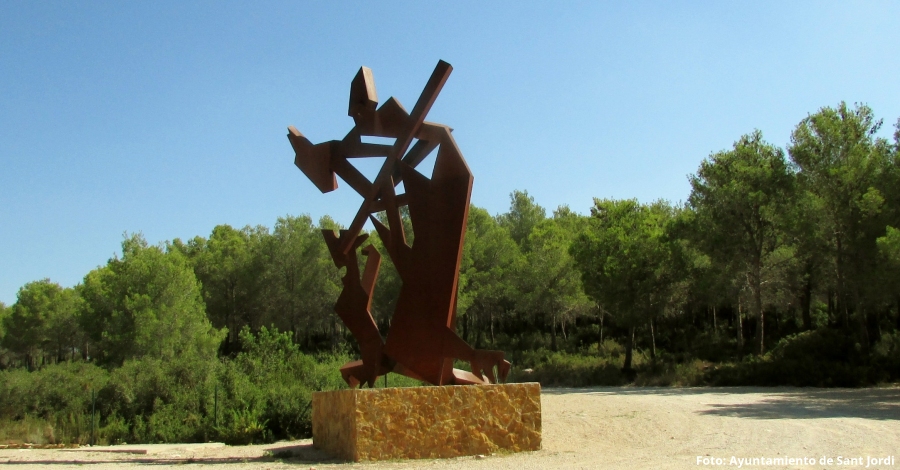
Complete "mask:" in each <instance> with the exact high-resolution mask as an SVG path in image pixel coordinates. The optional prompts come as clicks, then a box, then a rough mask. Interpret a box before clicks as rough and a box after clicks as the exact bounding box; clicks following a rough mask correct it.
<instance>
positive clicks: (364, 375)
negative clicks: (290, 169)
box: [288, 61, 510, 387]
mask: <svg viewBox="0 0 900 470" xmlns="http://www.w3.org/2000/svg"><path fill="white" fill-rule="evenodd" d="M452 70H453V68H452V67H451V66H450V64H448V63H446V62H444V61H439V62H438V64H437V67H435V69H434V72H432V74H431V78H430V79H429V80H428V83H427V84H426V85H425V89H424V90H423V91H422V94H421V96H419V101H417V102H416V105H415V107H413V110H412V112H410V113H408V112H407V111H406V109H404V108H403V106H402V105H401V104H400V102H399V101H397V100H396V99H394V98H393V97H392V98H389V99H388V100H387V101H386V102H385V103H384V104H383V105H381V107H378V95H377V94H376V91H375V81H374V79H373V78H372V71H371V70H370V69H369V68H368V67H362V68H360V69H359V72H358V73H357V74H356V77H354V79H353V81H352V82H351V84H350V109H349V113H348V114H349V115H350V116H351V117H353V120H354V122H355V124H356V125H355V126H354V127H353V129H351V130H350V132H349V133H348V134H347V136H346V137H344V139H343V140H339V141H338V140H333V141H328V142H323V143H320V144H316V145H313V144H312V143H311V142H310V141H309V140H308V139H307V138H306V137H304V136H303V134H301V133H300V132H299V131H297V129H295V128H294V127H293V126H291V127H288V139H289V140H290V142H291V146H292V147H293V148H294V152H295V153H296V157H295V159H294V164H295V165H297V167H298V168H300V170H301V171H303V173H304V174H305V175H306V176H307V177H308V178H309V179H310V180H311V181H312V182H313V184H315V185H316V187H317V188H319V190H320V191H322V192H323V193H327V192H330V191H333V190H335V189H336V188H337V180H336V178H335V174H337V175H338V176H340V177H341V179H343V180H344V181H345V182H346V183H347V184H348V185H349V186H350V187H351V188H353V189H354V190H355V191H356V192H357V193H359V194H360V195H361V196H362V197H363V202H362V205H361V206H360V208H359V212H357V214H356V217H354V219H353V222H352V223H351V224H350V227H349V228H348V229H347V230H341V231H340V235H338V234H335V233H334V232H333V231H331V230H323V231H322V234H323V236H324V237H325V242H326V244H327V245H328V249H329V251H330V252H331V257H332V259H333V260H334V263H335V265H336V266H337V267H338V268H341V267H346V273H345V274H344V277H343V279H342V282H343V286H344V288H343V291H342V292H341V294H340V296H339V297H338V300H337V303H336V304H335V306H334V309H335V311H336V312H337V314H338V316H339V317H340V318H341V320H342V321H343V322H344V324H345V325H346V326H347V328H348V329H349V330H350V332H351V333H352V334H353V336H354V338H356V340H357V342H358V343H359V349H360V353H361V356H362V359H361V360H359V361H352V362H350V363H347V364H346V365H344V366H343V367H341V375H342V376H343V378H344V380H345V381H346V382H347V383H348V384H349V385H350V386H351V387H355V386H357V385H360V386H362V384H368V385H369V387H372V386H373V385H374V383H375V380H376V379H377V378H378V376H380V375H383V374H386V373H388V372H396V373H399V374H403V375H406V376H409V377H413V378H415V379H419V380H424V381H427V382H430V383H432V384H434V385H451V384H456V385H461V384H484V383H495V382H497V378H498V377H499V379H500V380H504V379H505V378H506V375H507V374H508V373H509V367H510V365H509V362H507V361H505V360H504V356H503V353H502V352H500V351H488V350H476V349H473V348H472V347H471V346H469V345H468V344H467V343H466V342H465V341H463V340H462V339H461V338H460V337H459V336H457V334H456V332H455V331H454V329H455V324H456V295H457V288H458V283H459V264H460V260H461V258H462V247H463V241H464V237H465V233H466V219H467V216H468V213H469V199H470V197H471V194H472V173H471V171H470V170H469V167H468V165H467V164H466V161H465V160H464V159H463V157H462V154H461V153H460V151H459V148H457V146H456V142H455V141H454V139H453V136H452V135H451V131H452V129H450V128H449V127H447V126H445V125H443V124H436V123H432V122H426V121H425V116H426V115H427V114H428V111H429V110H430V109H431V106H432V105H433V104H434V101H435V99H436V98H437V96H438V94H439V93H440V91H441V88H443V86H444V83H445V82H446V81H447V77H449V76H450V72H451V71H452ZM362 136H376V137H391V138H395V139H396V140H395V141H394V144H393V145H381V144H371V143H364V142H362V139H361V137H362ZM414 139H415V140H417V142H416V143H415V145H412V143H413V140H414ZM410 145H412V148H410ZM435 149H437V150H438V154H437V158H436V160H435V165H434V171H433V173H432V177H431V179H428V178H427V177H425V176H424V175H422V174H421V173H419V172H418V171H416V169H415V167H416V165H418V164H419V163H421V162H422V161H423V160H424V159H425V157H427V156H428V155H429V154H430V153H431V152H433V151H434V150H435ZM407 150H408V151H407ZM359 157H387V158H386V159H385V162H384V165H383V166H382V167H381V170H380V171H379V173H378V175H377V176H376V177H375V180H374V181H369V180H368V179H367V178H366V177H365V176H363V175H362V173H360V172H359V171H358V170H357V169H356V168H355V167H354V166H353V165H352V164H350V162H348V161H347V159H348V158H359ZM400 182H403V184H404V188H405V189H406V193H405V194H396V191H395V188H396V187H397V185H399V184H400ZM404 205H408V206H409V217H410V221H411V222H412V227H413V232H414V234H415V241H414V243H413V244H412V246H410V245H409V244H408V243H407V240H406V235H405V234H404V232H403V224H402V221H401V218H400V207H402V206H404ZM380 211H385V213H386V215H387V221H388V225H387V226H385V225H384V224H382V223H381V222H379V221H378V219H376V218H374V217H372V214H374V213H377V212H380ZM367 219H370V220H371V221H372V223H373V224H374V225H375V229H376V231H377V232H378V235H379V237H381V239H382V241H383V243H384V246H385V249H386V250H387V252H388V255H389V256H390V257H391V260H392V261H393V263H394V266H395V267H396V268H397V272H398V273H399V275H400V279H401V281H402V282H403V285H402V287H401V289H400V297H399V299H398V300H397V307H396V310H395V311H394V316H393V318H392V321H391V327H390V331H389V332H388V335H387V338H386V339H383V338H382V336H381V333H380V332H379V331H378V326H377V325H376V324H375V320H374V319H373V318H372V314H371V310H370V308H371V304H372V291H373V289H374V287H375V279H376V277H377V276H378V268H379V266H380V263H381V255H380V254H379V253H378V251H377V250H376V249H375V247H374V246H372V245H368V246H366V247H365V248H363V249H362V250H361V252H362V254H363V255H365V256H366V257H367V260H366V264H365V268H364V269H363V272H362V273H361V274H360V272H359V265H358V262H357V250H358V249H359V247H360V246H361V245H362V244H363V242H365V240H366V238H368V235H367V234H360V231H361V230H362V228H363V225H365V223H366V220H367ZM454 359H460V360H463V361H466V362H468V363H469V364H470V365H471V367H472V372H471V373H470V372H467V371H463V370H459V369H454V368H453V360H454ZM495 367H496V368H497V373H496V375H495V373H494V368H495Z"/></svg>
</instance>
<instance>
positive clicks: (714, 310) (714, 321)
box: [712, 305, 719, 334]
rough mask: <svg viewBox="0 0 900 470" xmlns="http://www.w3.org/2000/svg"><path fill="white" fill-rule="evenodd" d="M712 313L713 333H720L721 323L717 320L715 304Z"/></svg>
mask: <svg viewBox="0 0 900 470" xmlns="http://www.w3.org/2000/svg"><path fill="white" fill-rule="evenodd" d="M712 314H713V333H716V334H718V333H719V324H718V322H717V321H716V306H715V305H713V308H712Z"/></svg>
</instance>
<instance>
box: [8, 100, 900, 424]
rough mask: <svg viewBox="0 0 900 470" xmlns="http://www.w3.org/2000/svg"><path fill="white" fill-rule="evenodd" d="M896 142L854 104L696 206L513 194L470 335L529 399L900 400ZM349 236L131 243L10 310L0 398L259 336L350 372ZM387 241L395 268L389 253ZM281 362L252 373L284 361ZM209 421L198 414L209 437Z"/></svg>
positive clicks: (481, 220)
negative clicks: (577, 389)
mask: <svg viewBox="0 0 900 470" xmlns="http://www.w3.org/2000/svg"><path fill="white" fill-rule="evenodd" d="M881 126H882V121H881V120H877V119H876V118H875V116H874V114H873V112H872V110H871V109H870V108H868V107H867V106H864V105H855V106H848V105H846V104H844V103H841V104H839V105H838V106H837V107H834V108H830V107H826V108H822V109H821V110H819V111H818V112H816V113H815V114H812V115H809V116H808V117H807V118H805V119H803V120H802V121H801V122H800V123H799V124H798V125H797V126H796V128H795V129H794V130H793V132H792V134H791V140H790V143H789V145H788V146H787V148H786V149H782V148H779V147H777V146H775V145H773V144H771V143H768V142H766V141H765V140H764V139H763V136H762V135H761V133H760V132H758V131H754V132H752V133H750V134H747V135H745V136H742V137H740V138H739V139H738V140H737V141H736V142H735V143H734V145H733V147H732V148H730V149H726V150H722V151H720V152H716V153H714V154H712V155H710V156H709V157H708V158H706V159H704V160H703V161H702V162H701V164H700V167H699V169H698V170H697V172H696V174H693V175H690V177H689V178H690V183H691V193H690V195H689V197H688V199H687V201H686V202H684V203H681V204H672V203H670V202H667V201H655V202H651V203H640V202H638V201H636V200H609V199H596V200H595V201H594V205H593V207H591V209H590V214H589V215H581V214H578V213H576V212H574V211H572V210H570V209H569V208H568V207H566V206H562V207H559V208H557V209H556V210H554V211H552V213H549V214H548V212H547V210H546V209H544V208H543V207H541V206H540V205H538V204H537V203H536V202H535V201H534V199H533V198H532V197H530V196H529V195H528V193H527V192H524V191H523V192H519V191H517V192H514V193H513V194H512V195H511V204H510V209H509V211H508V212H506V213H503V214H499V215H496V216H492V215H490V214H489V213H488V212H487V211H485V210H484V209H481V208H478V207H475V206H472V207H471V208H470V212H469V220H468V229H467V234H466V244H465V247H464V252H463V260H462V268H461V274H460V284H459V289H460V290H459V303H458V321H457V330H458V333H459V334H460V336H462V337H463V338H464V339H465V340H466V341H468V342H469V343H471V344H473V345H474V346H476V347H486V348H490V349H501V350H504V351H506V352H507V353H508V354H509V357H510V359H511V361H512V362H513V367H514V369H513V374H512V376H511V377H512V378H513V379H515V380H540V381H542V382H544V383H546V384H568V385H588V384H600V383H604V384H617V383H628V382H636V383H644V384H670V383H676V384H677V383H681V384H794V385H818V386H823V385H825V386H827V385H849V386H858V385H865V384H872V383H878V382H882V381H887V380H897V379H898V378H900V230H898V229H900V165H898V164H900V120H898V124H897V126H898V127H897V131H896V132H895V133H894V136H893V140H887V139H883V138H879V137H877V135H878V134H877V133H878V131H879V130H880V128H881ZM338 228H340V227H339V226H338V224H337V223H335V222H334V221H333V220H332V219H330V218H329V217H324V218H322V219H321V220H319V221H318V222H317V223H314V222H313V221H312V220H311V219H310V217H308V216H300V217H285V218H281V219H279V220H278V221H277V222H276V224H275V226H274V228H273V229H271V230H270V229H268V228H266V227H262V226H257V227H245V228H243V229H235V228H233V227H230V226H228V225H220V226H217V227H216V228H214V229H213V231H212V233H211V234H210V235H209V237H208V238H203V237H195V238H193V239H190V240H186V241H184V240H179V239H175V240H172V241H170V242H166V243H164V244H161V245H159V246H150V245H148V244H147V243H146V241H145V240H144V239H143V238H142V237H141V236H140V235H131V236H128V237H126V239H125V240H124V242H123V244H122V255H121V257H118V256H117V257H115V258H113V259H111V260H109V262H108V263H107V264H106V266H103V267H100V268H98V269H96V270H94V271H91V272H90V273H88V274H87V275H86V276H85V278H84V281H83V282H82V283H81V284H80V285H78V286H76V287H74V288H63V287H60V286H59V285H57V284H54V283H52V282H51V281H49V280H41V281H35V282H32V283H29V284H26V285H25V286H23V287H22V288H21V289H20V291H19V293H18V297H17V301H16V303H15V304H13V305H12V306H10V307H6V306H2V304H0V348H2V349H0V367H2V368H6V369H15V370H14V371H7V372H5V373H3V374H5V375H2V376H0V380H7V381H8V380H10V379H9V378H10V377H12V376H13V375H12V373H13V372H15V373H17V374H19V376H18V377H20V380H25V379H22V378H21V377H25V376H23V375H21V374H23V373H25V372H23V371H27V370H30V371H37V372H38V373H39V372H40V371H42V370H44V369H47V368H48V367H51V366H53V365H59V364H62V365H66V364H75V363H78V364H83V363H87V364H90V365H92V366H95V367H98V368H99V369H102V370H104V371H108V372H106V373H107V374H109V373H110V372H109V371H111V373H112V374H113V375H110V376H109V377H113V376H115V373H116V372H115V371H117V370H119V369H121V368H123V367H137V366H135V365H134V364H135V363H136V362H140V361H145V363H147V364H149V363H150V362H146V361H159V362H158V363H159V364H161V365H160V366H159V367H163V368H165V367H168V366H167V364H170V363H177V362H178V361H183V360H186V359H184V358H196V360H200V361H207V363H209V361H213V362H215V363H217V364H219V365H218V366H214V367H213V366H210V367H213V369H215V367H234V364H237V363H239V362H240V361H245V363H247V362H246V361H249V360H250V359H249V358H250V356H248V354H250V351H249V350H248V348H249V347H250V346H248V345H252V344H254V343H253V341H255V340H254V338H257V335H258V334H265V335H270V336H271V335H276V336H277V338H280V339H279V340H278V341H281V343H279V342H278V341H275V342H274V343H273V342H272V341H269V342H268V343H266V344H270V343H271V344H276V343H277V344H278V345H280V346H278V347H277V348H275V350H277V351H285V350H289V351H291V352H290V357H296V358H298V359H296V360H297V361H301V362H302V361H303V359H299V358H304V357H307V358H308V357H312V356H315V355H319V356H317V357H318V358H319V360H320V361H336V360H337V359H335V358H336V357H338V358H340V359H346V358H348V357H351V356H353V355H354V354H355V353H356V351H355V347H356V345H355V343H354V342H353V340H352V338H351V337H350V336H349V333H348V332H347V331H346V330H345V329H344V327H343V325H342V324H341V322H340V320H339V319H338V318H337V316H336V315H335V314H334V313H333V305H334V301H335V300H336V298H337V296H338V294H339V292H340V281H339V279H340V273H339V271H338V269H337V268H335V266H334V264H333V263H332V261H331V258H330V256H329V255H328V251H327V249H326V247H325V244H324V241H323V239H322V236H321V233H320V231H321V230H322V229H332V230H333V229H338ZM406 231H407V233H408V234H410V238H412V239H413V243H414V233H412V228H411V227H409V226H407V227H406ZM370 240H371V242H372V243H373V244H375V245H376V247H377V248H378V249H379V250H380V251H381V252H382V253H384V250H383V249H382V247H381V242H380V240H379V239H378V235H377V233H375V232H374V231H373V232H372V233H371V234H370ZM399 288H400V280H399V277H398V276H397V273H396V270H395V269H394V268H393V266H392V265H391V263H390V259H389V258H388V257H386V256H385V257H383V264H382V268H381V271H380V274H379V278H378V281H377V284H376V288H375V294H374V302H373V315H374V317H375V320H376V322H377V323H378V325H379V328H380V329H381V331H382V333H383V334H385V333H387V332H388V331H389V330H390V319H391V315H392V313H393V308H394V302H395V301H396V298H397V295H398V293H399ZM273 341H274V340H273ZM273 347H274V346H273ZM279 348H280V349H279ZM285 348H286V349H285ZM264 349H265V348H263V349H260V348H257V349H255V350H254V351H256V352H255V353H253V354H257V355H258V357H257V356H254V357H256V359H253V360H262V359H259V358H260V357H270V356H271V355H272V354H274V353H271V354H270V353H269V352H266V351H265V350H264ZM279 354H281V353H279ZM323 354H327V355H328V356H323ZM238 358H243V359H240V360H239V359H238ZM291 360H294V359H291ZM276 362H277V361H276ZM313 362H315V361H313ZM222 364H224V366H223V365H222ZM304 364H306V363H304ZM66 367H72V366H71V365H69V366H66ZM298 367H299V366H298ZM304 367H306V366H304ZM310 367H311V366H310ZM216 370H219V369H216ZM235 370H237V369H235ZM240 370H243V371H245V372H246V373H247V374H250V375H249V376H253V368H245V369H240ZM292 370H293V369H292ZM296 370H300V369H296ZM223 373H224V372H222V371H221V370H219V372H215V373H214V374H213V376H214V377H215V378H214V381H215V383H221V382H222V380H223V379H222V377H224V376H223V375H222V374H223ZM242 373H243V372H242ZM281 373H282V372H279V374H281ZM32 374H34V373H32ZM217 374H218V375H217ZM112 380H113V379H112V378H108V379H107V382H106V383H107V384H108V383H112V382H111V381H112ZM210 380H213V379H210ZM247 380H250V381H251V382H252V380H251V379H247ZM279 380H282V379H279ZM284 380H287V379H284ZM322 380H324V382H321V381H320V382H321V383H330V384H332V386H337V385H333V384H335V383H337V382H335V381H333V380H332V379H328V380H325V379H322ZM204 383H206V382H204ZM209 383H212V382H209ZM248 383H249V382H248ZM254 383H259V384H261V385H258V386H259V387H264V386H265V385H264V384H263V382H254ZM279 383H281V382H279ZM285 383H287V382H285ZM314 388H315V386H308V387H307V388H306V389H304V390H306V391H304V392H303V393H308V391H309V390H312V389H314ZM4 390H7V392H6V393H12V392H9V390H10V389H9V387H7V388H5V389H4V386H3V384H2V383H0V394H2V393H4ZM110 393H112V392H110ZM298 393H299V392H298ZM205 396H208V394H207V395H205ZM9 397H11V395H7V398H9ZM2 398H3V396H0V399H2ZM157 398H159V397H157ZM233 398H234V397H231V398H229V399H233ZM204 400H206V399H204ZM260 400H261V401H259V402H258V403H257V404H256V405H252V406H251V405H250V404H247V403H244V404H242V405H240V406H239V409H243V410H244V411H242V412H246V413H250V415H252V416H253V417H254V419H259V420H261V421H259V422H262V421H267V422H270V421H272V420H279V419H282V418H275V416H281V415H279V414H278V413H275V414H269V415H267V414H265V413H266V412H265V411H260V410H265V409H272V406H270V405H271V403H269V401H271V400H274V398H271V399H270V398H267V399H265V400H263V399H260ZM266 400H269V401H266ZM151 402H152V400H151ZM160 403H162V405H160V406H163V405H165V404H166V403H167V402H166V401H165V400H162V401H161V402H160ZM203 403H204V405H203V406H202V407H201V408H202V410H201V408H196V407H195V408H191V409H192V410H194V412H196V413H199V414H198V416H202V417H204V418H203V419H207V418H205V417H207V416H208V415H209V412H208V410H206V408H205V407H206V406H207V404H206V401H204V402H203ZM235 403H237V402H235ZM266 403H269V404H266ZM197 406H200V405H197ZM236 406H237V405H236ZM240 407H243V408H240ZM267 407H268V408H267ZM154 409H155V408H153V406H150V407H149V408H146V409H145V410H144V411H141V412H136V411H128V412H126V411H121V410H119V409H118V408H117V409H115V410H110V413H112V414H114V415H115V416H119V417H120V418H121V417H122V416H125V415H127V416H130V417H129V418H128V420H131V421H128V420H126V422H127V427H128V429H129V430H130V431H129V432H131V436H133V437H132V438H133V439H151V440H152V439H164V438H161V437H158V436H157V437H146V436H152V435H153V434H152V433H149V434H148V432H145V433H144V434H139V433H136V432H134V429H138V428H139V426H138V425H136V424H135V423H136V421H135V420H136V419H137V418H136V417H137V416H144V417H146V416H151V415H152V413H153V410H154ZM117 410H119V411H117ZM147 410H149V411H147ZM254 410H255V411H254ZM0 411H2V410H0ZM128 413H131V414H128ZM148 413H150V414H148ZM254 413H255V414H254ZM45 415H46V413H45ZM7 416H9V415H7ZM17 416H18V417H19V418H20V419H21V418H22V416H24V415H22V414H21V413H20V415H17ZM264 416H269V417H268V418H264ZM122 419H124V418H122ZM142 419H144V418H142ZM198 419H199V418H198ZM233 419H235V420H236V419H238V417H237V415H235V417H234V418H233ZM200 421H202V420H200ZM263 427H264V426H263ZM301 428H302V426H299V425H297V426H295V427H292V428H289V429H290V430H289V431H278V432H275V431H272V433H270V436H276V434H277V435H278V436H285V435H292V434H291V433H295V434H296V433H297V432H301V431H297V430H298V429H301ZM140 429H144V428H140ZM197 429H201V428H197ZM202 429H206V431H203V433H206V434H204V435H206V436H209V435H211V434H210V433H213V434H214V432H213V431H209V430H210V429H215V427H208V426H207V427H206V428H202ZM285 429H288V428H285ZM142 432H144V431H142ZM196 432H199V431H196ZM188 434H190V433H188ZM201 434H202V433H201ZM193 435H194V436H198V435H199V434H196V433H195V434H193ZM135 436H136V437H135ZM141 436H144V437H141ZM276 437H277V436H276Z"/></svg>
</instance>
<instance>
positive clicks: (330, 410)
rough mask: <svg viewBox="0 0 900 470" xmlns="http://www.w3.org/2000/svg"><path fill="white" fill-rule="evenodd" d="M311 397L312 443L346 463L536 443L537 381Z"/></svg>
mask: <svg viewBox="0 0 900 470" xmlns="http://www.w3.org/2000/svg"><path fill="white" fill-rule="evenodd" d="M312 401H313V402H312V408H313V416H312V420H313V444H314V445H315V446H316V447H318V448H320V449H323V450H325V451H326V452H329V453H331V454H333V455H335V456H337V457H340V458H342V459H346V460H353V461H360V460H385V459H427V458H450V457H459V456H463V455H478V454H491V453H493V452H497V451H504V452H522V451H530V450H538V449H540V448H541V386H540V384H537V383H525V384H504V385H476V386H444V387H414V388H381V389H350V390H335V391H330V392H316V393H313V400H312Z"/></svg>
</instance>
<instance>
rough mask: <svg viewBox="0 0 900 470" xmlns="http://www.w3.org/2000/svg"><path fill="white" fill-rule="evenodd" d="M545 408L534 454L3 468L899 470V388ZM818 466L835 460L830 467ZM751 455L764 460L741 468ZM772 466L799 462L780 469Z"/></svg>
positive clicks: (230, 451) (671, 393)
mask: <svg viewBox="0 0 900 470" xmlns="http://www.w3.org/2000/svg"><path fill="white" fill-rule="evenodd" d="M541 401H542V406H543V433H544V441H543V449H542V450H540V451H538V452H533V453H526V454H514V455H493V456H485V457H484V458H476V457H465V458H458V459H450V460H420V461H392V462H379V463H359V464H351V463H339V462H335V461H333V460H329V459H328V457H327V456H326V455H324V454H322V453H320V452H319V451H317V450H315V449H314V448H313V447H312V444H311V441H309V440H305V441H295V442H280V443H276V444H271V445H267V446H247V447H226V446H222V445H215V444H212V445H210V444H199V445H156V446H127V447H117V448H107V449H104V450H117V451H119V452H96V451H97V450H101V449H97V448H95V449H90V450H87V449H79V450H74V451H67V450H0V465H4V464H5V465H15V466H16V468H29V467H38V466H47V465H52V468H54V469H62V468H69V467H72V468H74V467H79V468H87V469H97V470H100V469H103V470H106V469H112V468H120V467H139V466H145V465H152V466H153V468H159V467H161V466H162V467H164V466H168V465H172V466H175V465H177V466H179V467H181V468H185V466H187V467H189V468H210V469H212V468H215V469H223V470H224V469H229V468H240V469H268V468H271V469H281V468H291V469H303V470H305V469H307V468H311V467H314V468H316V469H332V468H340V469H350V468H361V469H372V470H375V469H378V470H380V469H387V468H404V469H412V468H428V469H451V468H453V469H456V468H460V469H461V468H467V469H468V468H475V469H515V470H525V469H544V468H566V469H569V468H572V469H578V468H591V469H593V468H610V469H634V468H679V469H688V468H692V469H701V468H710V469H712V468H767V469H770V468H771V469H774V468H808V469H822V468H826V469H828V468H870V469H873V468H882V469H892V468H900V388H896V387H895V388H877V389H854V390H847V389H837V390H835V389H825V390H823V389H795V388H744V387H742V388H687V389H673V388H591V389H545V390H544V392H543V395H542V400H541ZM122 451H129V452H146V453H122ZM273 454H274V455H275V456H276V457H277V458H276V457H273V456H272V455H273ZM822 457H825V458H831V459H832V461H831V462H830V463H829V462H827V461H824V463H823V462H822V461H820V459H821V458H822ZM732 458H733V459H732ZM753 458H757V459H763V460H757V461H756V462H754V461H752V460H749V461H748V460H741V459H753ZM776 458H794V459H800V460H795V461H794V462H793V463H791V461H786V462H787V464H781V461H777V460H774V459H776ZM885 458H888V460H886V461H885V460H881V461H880V462H877V463H876V462H873V461H872V460H871V459H885ZM891 458H892V459H893V460H890V459H891ZM704 459H705V460H704ZM716 459H721V460H716ZM765 459H773V460H771V461H768V462H767V461H766V460H765ZM803 459H806V460H803ZM810 459H813V460H814V462H813V463H810ZM867 465H868V467H867Z"/></svg>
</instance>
